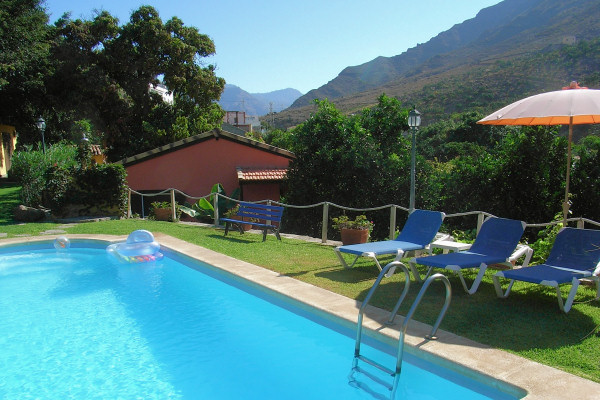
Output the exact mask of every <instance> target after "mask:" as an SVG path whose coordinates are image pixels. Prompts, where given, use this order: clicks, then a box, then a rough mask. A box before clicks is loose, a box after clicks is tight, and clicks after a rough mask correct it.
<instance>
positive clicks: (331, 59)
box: [45, 0, 500, 93]
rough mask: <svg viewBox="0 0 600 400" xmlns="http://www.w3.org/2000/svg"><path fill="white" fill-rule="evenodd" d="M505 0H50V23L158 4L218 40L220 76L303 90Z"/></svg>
mask: <svg viewBox="0 0 600 400" xmlns="http://www.w3.org/2000/svg"><path fill="white" fill-rule="evenodd" d="M499 2H500V0H454V1H448V0H420V1H407V0H279V1H277V0H145V1H144V0H78V1H73V0H46V2H45V6H46V9H47V11H48V13H50V22H51V23H53V22H54V21H56V20H57V19H58V18H59V17H60V16H61V15H62V14H63V13H64V12H71V18H73V19H76V18H84V19H91V18H93V16H94V13H93V10H106V11H108V12H110V13H111V14H112V15H114V16H116V17H117V18H119V21H120V23H121V24H124V23H126V22H128V20H129V16H130V15H131V12H132V11H133V10H136V9H137V8H138V7H139V6H141V5H144V4H149V5H152V6H153V7H154V8H156V9H157V10H158V12H159V15H160V17H161V18H162V20H163V22H165V21H167V20H168V19H170V18H171V17H173V16H177V17H178V18H180V19H181V20H182V21H183V22H184V24H185V25H187V26H194V27H196V28H198V30H199V31H200V32H201V33H203V34H206V35H208V36H210V37H211V38H212V39H213V41H214V42H215V46H216V50H217V54H216V55H215V56H212V57H210V58H207V59H206V60H205V61H206V62H207V63H210V64H214V65H216V66H217V75H218V76H220V77H223V78H225V80H226V81H227V83H231V84H234V85H236V86H239V87H241V88H242V89H244V90H246V91H248V92H251V93H265V92H270V91H274V90H278V89H285V88H294V89H298V90H299V91H301V92H302V93H306V92H308V91H309V90H311V89H316V88H318V87H320V86H322V85H324V84H326V83H327V82H329V81H330V80H332V79H333V78H335V77H336V76H337V75H338V74H339V73H340V72H341V71H342V70H343V69H344V68H345V67H347V66H353V65H360V64H363V63H365V62H368V61H370V60H372V59H374V58H376V57H378V56H386V57H390V56H394V55H398V54H401V53H403V52H404V51H406V50H407V49H409V48H411V47H414V46H416V45H417V44H418V43H425V42H427V41H428V40H429V39H431V38H432V37H434V36H436V35H437V34H438V33H440V32H443V31H445V30H447V29H449V28H451V27H452V26H454V25H455V24H458V23H461V22H463V21H464V20H467V19H470V18H473V17H475V15H476V14H477V12H478V11H479V10H481V9H482V8H486V7H489V6H491V5H494V4H497V3H499Z"/></svg>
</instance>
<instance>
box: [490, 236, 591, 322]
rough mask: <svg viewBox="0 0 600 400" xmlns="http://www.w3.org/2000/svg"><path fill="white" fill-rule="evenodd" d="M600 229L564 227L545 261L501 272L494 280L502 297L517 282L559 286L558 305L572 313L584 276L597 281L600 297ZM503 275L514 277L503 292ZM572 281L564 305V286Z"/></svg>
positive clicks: (507, 277)
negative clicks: (561, 289)
mask: <svg viewBox="0 0 600 400" xmlns="http://www.w3.org/2000/svg"><path fill="white" fill-rule="evenodd" d="M599 262H600V231H597V230H591V229H575V228H563V229H561V231H560V232H559V233H558V235H556V240H555V241H554V245H553V246H552V250H550V255H549V256H548V259H547V260H546V262H545V263H544V264H539V265H534V266H531V267H527V268H521V269H516V270H511V271H499V272H497V273H496V274H495V275H494V276H493V277H492V279H493V280H494V287H495V289H496V294H497V295H498V297H502V298H506V297H508V295H509V294H510V290H511V289H512V286H513V284H514V282H515V281H522V282H529V283H537V284H539V285H544V286H550V287H553V288H556V295H557V297H558V307H559V308H560V309H561V310H562V311H564V312H565V313H568V312H569V310H570V309H571V306H572V305H573V299H574V298H575V294H576V293H577V288H578V287H579V282H580V279H582V278H588V279H592V280H594V281H596V296H597V298H598V297H600V280H599V277H598V274H599V273H600V268H598V263H599ZM500 278H506V279H510V283H509V284H508V288H507V289H506V291H505V292H504V293H503V292H502V287H501V285H500ZM565 283H570V284H571V290H570V291H569V294H568V296H567V301H566V302H565V303H564V304H563V298H562V295H561V292H560V285H561V284H565Z"/></svg>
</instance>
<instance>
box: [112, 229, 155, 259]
mask: <svg viewBox="0 0 600 400" xmlns="http://www.w3.org/2000/svg"><path fill="white" fill-rule="evenodd" d="M106 251H107V252H109V253H110V254H112V255H113V256H115V257H116V258H118V259H119V260H121V261H124V262H128V263H142V262H150V261H158V260H161V259H162V258H163V254H162V253H161V252H160V244H158V242H156V241H155V240H154V236H153V235H152V233H151V232H148V231H146V230H137V231H133V232H131V233H130V234H129V236H128V237H127V240H126V241H125V242H121V243H113V244H111V245H109V246H108V247H107V248H106Z"/></svg>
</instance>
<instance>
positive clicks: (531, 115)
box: [477, 82, 600, 226]
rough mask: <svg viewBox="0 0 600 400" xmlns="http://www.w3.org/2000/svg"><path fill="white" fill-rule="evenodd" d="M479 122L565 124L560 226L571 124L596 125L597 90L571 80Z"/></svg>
mask: <svg viewBox="0 0 600 400" xmlns="http://www.w3.org/2000/svg"><path fill="white" fill-rule="evenodd" d="M477 123H478V124H483V125H569V141H568V147H567V149H568V151H567V177H566V186H565V201H564V202H563V225H564V226H566V223H567V214H568V212H569V206H570V203H569V178H570V174H571V143H572V141H573V125H583V124H600V90H594V89H588V88H585V87H580V86H579V85H578V84H577V82H571V84H570V85H569V86H567V87H564V88H563V90H557V91H554V92H547V93H541V94H536V95H535V96H531V97H527V98H525V99H522V100H519V101H516V102H514V103H512V104H509V105H508V106H506V107H504V108H502V109H500V110H498V111H496V112H494V113H492V114H490V115H488V116H487V117H485V118H483V119H482V120H480V121H477Z"/></svg>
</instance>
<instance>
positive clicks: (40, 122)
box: [36, 117, 46, 131]
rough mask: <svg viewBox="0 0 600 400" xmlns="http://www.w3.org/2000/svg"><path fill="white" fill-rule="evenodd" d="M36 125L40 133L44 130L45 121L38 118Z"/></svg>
mask: <svg viewBox="0 0 600 400" xmlns="http://www.w3.org/2000/svg"><path fill="white" fill-rule="evenodd" d="M36 125H37V127H38V129H39V130H40V131H43V130H44V129H46V121H44V118H42V117H39V118H38V120H37V122H36Z"/></svg>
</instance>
